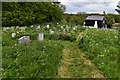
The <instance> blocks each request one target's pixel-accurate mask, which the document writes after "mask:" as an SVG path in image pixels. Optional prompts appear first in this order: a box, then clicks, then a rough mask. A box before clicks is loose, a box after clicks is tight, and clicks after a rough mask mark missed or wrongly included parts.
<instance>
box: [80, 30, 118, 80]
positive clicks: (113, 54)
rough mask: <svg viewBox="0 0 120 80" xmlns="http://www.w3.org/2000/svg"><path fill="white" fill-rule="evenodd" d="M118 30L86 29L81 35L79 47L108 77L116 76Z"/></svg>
mask: <svg viewBox="0 0 120 80" xmlns="http://www.w3.org/2000/svg"><path fill="white" fill-rule="evenodd" d="M119 44H120V42H119V41H118V31H117V30H113V29H88V30H86V31H85V32H84V34H83V35H82V38H81V40H80V42H79V48H80V49H82V50H83V51H85V54H86V56H87V58H90V59H91V60H92V61H93V62H94V63H95V65H96V66H97V67H98V68H99V69H100V70H102V71H103V73H104V74H105V75H106V76H107V77H108V78H116V77H118V45H119Z"/></svg>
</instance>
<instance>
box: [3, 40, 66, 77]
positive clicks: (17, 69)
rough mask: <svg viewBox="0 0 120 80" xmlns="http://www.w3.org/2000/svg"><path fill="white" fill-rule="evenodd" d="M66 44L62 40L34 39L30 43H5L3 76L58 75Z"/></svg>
mask: <svg viewBox="0 0 120 80" xmlns="http://www.w3.org/2000/svg"><path fill="white" fill-rule="evenodd" d="M63 48H64V46H63V45H62V44H61V42H59V41H58V42H56V41H50V40H45V41H43V42H38V41H33V42H31V43H30V44H28V45H18V44H17V43H16V42H15V40H14V42H12V44H11V45H9V46H8V45H6V44H4V45H3V51H2V52H3V58H2V60H3V62H2V63H3V64H2V67H3V77H5V78H10V77H11V78H44V77H48V78H52V77H56V76H57V67H58V66H59V62H60V60H61V56H62V50H63Z"/></svg>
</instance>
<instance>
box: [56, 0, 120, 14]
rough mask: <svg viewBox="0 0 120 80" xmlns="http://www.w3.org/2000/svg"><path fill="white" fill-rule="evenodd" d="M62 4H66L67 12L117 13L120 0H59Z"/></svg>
mask: <svg viewBox="0 0 120 80" xmlns="http://www.w3.org/2000/svg"><path fill="white" fill-rule="evenodd" d="M58 1H60V2H61V3H62V4H64V5H66V12H68V13H77V12H88V13H89V12H90V13H91V12H92V13H102V12H103V11H106V12H107V13H117V12H116V11H115V8H116V5H117V4H118V1H119V0H116V1H115V0H100V1H98V0H92V1H90V0H76V1H75V0H74V1H73V0H58Z"/></svg>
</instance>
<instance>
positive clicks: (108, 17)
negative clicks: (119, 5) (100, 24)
mask: <svg viewBox="0 0 120 80" xmlns="http://www.w3.org/2000/svg"><path fill="white" fill-rule="evenodd" d="M105 17H106V24H107V25H110V26H112V24H114V23H115V19H114V17H113V16H112V15H110V14H108V15H106V16H105Z"/></svg>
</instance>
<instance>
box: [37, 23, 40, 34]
mask: <svg viewBox="0 0 120 80" xmlns="http://www.w3.org/2000/svg"><path fill="white" fill-rule="evenodd" d="M36 32H38V33H39V32H40V25H39V26H38V27H37V28H36Z"/></svg>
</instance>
